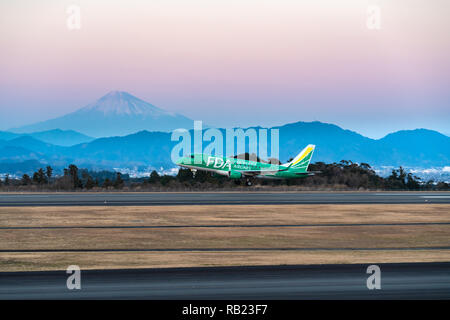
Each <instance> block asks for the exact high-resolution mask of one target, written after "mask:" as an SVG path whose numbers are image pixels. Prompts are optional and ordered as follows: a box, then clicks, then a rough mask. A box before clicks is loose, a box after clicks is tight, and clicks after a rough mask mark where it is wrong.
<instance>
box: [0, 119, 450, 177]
mask: <svg viewBox="0 0 450 320" xmlns="http://www.w3.org/2000/svg"><path fill="white" fill-rule="evenodd" d="M277 128H278V129H279V130H280V159H281V161H283V162H285V161H287V160H288V159H289V158H291V157H293V156H295V155H296V154H297V153H298V152H299V151H300V150H301V149H302V148H303V147H304V146H305V145H306V144H308V143H313V144H316V145H317V148H316V151H315V154H314V159H313V161H324V162H328V163H329V162H339V161H340V160H351V161H353V162H366V163H369V164H370V165H372V166H400V165H401V166H407V167H415V168H431V167H444V166H448V165H449V164H450V138H449V137H447V136H445V135H442V134H440V133H438V132H436V131H432V130H426V129H417V130H407V131H399V132H396V133H392V134H389V135H387V136H386V137H384V138H382V139H379V140H373V139H369V138H366V137H364V136H362V135H360V134H358V133H356V132H352V131H349V130H344V129H342V128H340V127H338V126H336V125H333V124H327V123H321V122H296V123H292V124H287V125H284V126H280V127H277ZM222 130H223V129H222ZM177 143H178V142H177V141H171V134H170V133H166V132H149V131H140V132H137V133H134V134H131V135H126V136H121V137H107V138H100V139H95V140H93V141H91V142H87V143H81V144H77V145H74V146H70V147H67V146H66V147H65V146H55V145H53V144H49V143H46V142H43V141H40V140H38V139H35V138H33V137H32V136H22V137H18V138H15V139H12V140H9V141H4V140H0V172H2V173H4V172H9V173H17V174H22V173H26V172H27V171H28V170H31V168H33V169H34V170H35V169H37V168H38V167H40V166H45V165H47V164H51V165H52V166H54V167H55V168H62V167H65V166H67V165H68V164H70V163H74V164H76V165H78V166H80V167H86V168H90V169H93V170H101V169H113V168H127V169H132V170H137V171H146V170H147V171H148V170H150V169H161V168H164V169H169V168H173V167H175V165H174V164H173V163H172V161H171V158H170V154H171V151H172V148H173V147H174V146H175V145H176V144H177ZM204 145H206V143H204ZM33 165H34V167H33Z"/></svg>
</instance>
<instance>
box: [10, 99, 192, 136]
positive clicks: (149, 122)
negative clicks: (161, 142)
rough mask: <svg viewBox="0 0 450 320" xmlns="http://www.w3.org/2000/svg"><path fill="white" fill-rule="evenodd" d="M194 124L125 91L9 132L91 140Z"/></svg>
mask: <svg viewBox="0 0 450 320" xmlns="http://www.w3.org/2000/svg"><path fill="white" fill-rule="evenodd" d="M192 126H193V121H192V120H191V119H189V118H187V117H185V116H183V115H180V114H177V113H173V112H168V111H166V110H163V109H160V108H158V107H155V106H154V105H152V104H150V103H148V102H145V101H143V100H141V99H139V98H137V97H135V96H133V95H131V94H129V93H127V92H123V91H111V92H109V93H108V94H106V95H105V96H103V97H101V98H100V99H98V100H97V101H95V102H93V103H91V104H88V105H87V106H85V107H84V108H81V109H79V110H77V111H75V112H72V113H69V114H67V115H64V116H62V117H58V118H55V119H51V120H47V121H43V122H38V123H34V124H31V125H26V126H23V127H20V128H15V129H11V130H10V131H12V132H16V133H24V132H35V131H44V130H53V129H61V130H75V131H78V132H82V133H84V134H86V135H89V136H93V137H108V136H123V135H127V134H131V133H135V132H138V131H141V130H148V131H165V132H168V131H171V130H174V129H177V128H186V129H191V128H192Z"/></svg>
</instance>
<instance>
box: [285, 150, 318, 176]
mask: <svg viewBox="0 0 450 320" xmlns="http://www.w3.org/2000/svg"><path fill="white" fill-rule="evenodd" d="M315 148H316V146H315V145H313V144H308V145H307V146H306V147H305V148H304V149H303V150H302V151H301V152H300V153H299V154H298V155H297V156H296V157H295V158H294V160H292V161H291V162H289V163H287V164H286V166H287V167H288V168H289V169H294V170H298V171H303V172H306V171H308V166H309V163H310V162H311V158H312V156H313V153H314V149H315Z"/></svg>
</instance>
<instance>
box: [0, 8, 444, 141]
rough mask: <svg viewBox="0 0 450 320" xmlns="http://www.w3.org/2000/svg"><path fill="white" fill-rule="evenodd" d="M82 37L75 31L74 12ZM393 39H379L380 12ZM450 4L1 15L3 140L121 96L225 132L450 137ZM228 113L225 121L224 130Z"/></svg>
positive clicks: (383, 32) (385, 35)
mask: <svg viewBox="0 0 450 320" xmlns="http://www.w3.org/2000/svg"><path fill="white" fill-rule="evenodd" d="M72 4H75V5H78V6H79V7H80V9H81V29H80V30H69V29H68V28H67V26H66V20H67V18H68V14H67V13H66V9H67V7H68V6H69V5H72ZM373 4H375V5H378V6H379V7H380V9H381V29H380V30H369V29H368V28H367V26H366V19H367V12H366V10H367V6H368V5H373ZM449 9H450V2H448V1H445V0H436V1H426V0H389V1H387V0H386V1H375V0H374V1H361V0H344V1H333V0H328V1H325V0H319V1H299V0H295V1H294V0H291V1H287V0H281V1H280V0H278V1H246V0H240V1H230V0H227V1H223V0H208V1H198V0H193V1H181V0H179V1H173V0H164V1H163V0H159V1H106V0H104V1H56V0H55V1H45V0H44V1H39V2H37V1H25V0H18V1H10V2H5V1H3V2H1V3H0V27H1V29H0V30H1V31H0V48H1V51H0V70H1V73H0V129H8V128H10V127H12V126H17V125H22V124H27V123H31V122H34V121H37V120H46V119H48V118H51V117H55V116H59V115H62V114H65V113H67V112H71V111H74V110H76V109H78V108H80V107H82V106H84V105H86V104H88V103H90V102H92V101H94V100H96V99H97V98H99V97H100V96H102V95H104V94H105V93H106V92H108V91H111V90H124V91H128V92H130V93H131V94H134V95H136V96H138V97H140V98H142V99H144V100H146V101H148V102H150V103H152V104H155V105H157V106H159V107H161V108H163V109H167V110H170V111H176V112H179V113H182V114H185V115H186V116H189V117H191V118H193V119H199V120H203V121H204V122H206V123H209V124H212V125H218V126H237V125H244V126H247V125H258V124H260V125H265V126H270V125H277V124H282V123H287V122H294V121H311V120H320V121H324V122H332V123H336V124H338V125H341V126H343V127H344V128H348V129H351V130H356V131H358V132H361V133H363V134H365V135H368V136H371V137H381V136H383V135H384V134H386V133H388V132H391V131H394V130H399V129H411V128H416V127H426V128H430V129H435V130H439V131H441V132H444V133H447V134H449V133H450V128H449V126H448V123H450V111H449V110H450V106H449V101H450V93H449V90H448V88H449V85H450V59H449V57H450V37H449V34H448V30H450V19H449V18H448V13H449V12H450V10H449ZM219 114H220V117H219Z"/></svg>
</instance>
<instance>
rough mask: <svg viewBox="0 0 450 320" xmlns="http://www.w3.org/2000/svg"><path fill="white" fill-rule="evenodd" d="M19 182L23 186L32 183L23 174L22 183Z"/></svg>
mask: <svg viewBox="0 0 450 320" xmlns="http://www.w3.org/2000/svg"><path fill="white" fill-rule="evenodd" d="M21 182H22V185H23V186H28V185H30V184H31V183H32V181H31V178H30V176H29V175H27V174H24V175H23V176H22V181H21Z"/></svg>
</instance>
